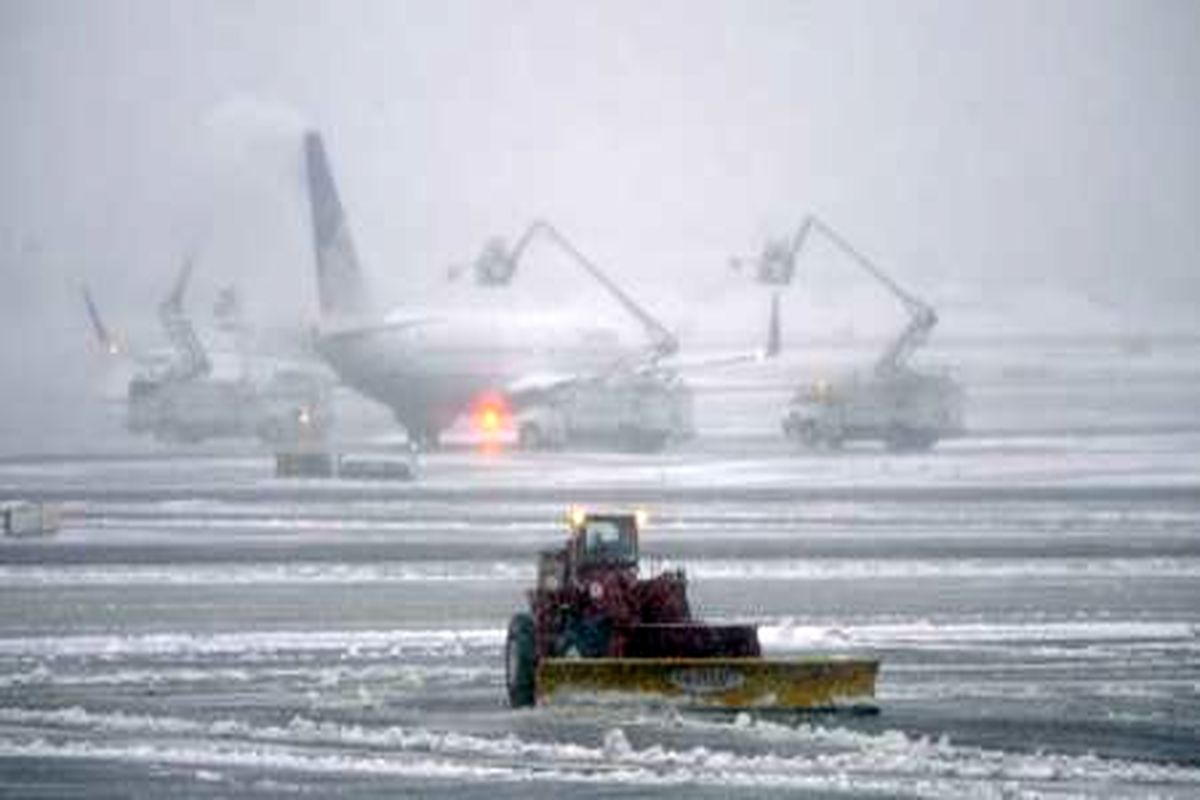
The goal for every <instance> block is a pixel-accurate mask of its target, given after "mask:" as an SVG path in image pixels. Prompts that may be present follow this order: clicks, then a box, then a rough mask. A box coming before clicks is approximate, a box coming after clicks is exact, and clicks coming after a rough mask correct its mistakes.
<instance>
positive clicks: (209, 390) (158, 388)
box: [84, 261, 332, 444]
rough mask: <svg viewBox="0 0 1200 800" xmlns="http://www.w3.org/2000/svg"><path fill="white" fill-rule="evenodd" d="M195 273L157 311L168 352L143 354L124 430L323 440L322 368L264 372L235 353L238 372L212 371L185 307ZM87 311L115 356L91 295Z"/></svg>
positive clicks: (327, 401) (325, 392)
mask: <svg viewBox="0 0 1200 800" xmlns="http://www.w3.org/2000/svg"><path fill="white" fill-rule="evenodd" d="M191 272H192V263H191V262H190V261H187V262H185V263H184V266H183V269H182V271H181V272H180V274H179V277H178V279H177V280H176V282H175V285H174V287H173V288H172V290H171V293H170V294H169V295H168V296H167V297H166V298H165V299H164V300H163V301H162V303H160V305H159V308H158V317H159V323H160V324H161V325H162V328H163V331H164V333H165V334H166V337H167V340H168V341H169V342H170V344H171V350H170V352H169V353H167V354H163V355H162V356H161V357H158V358H154V359H146V360H144V362H143V364H142V369H141V370H139V372H138V373H137V374H135V375H134V376H133V377H132V378H131V379H130V380H129V383H128V388H127V395H126V427H127V428H128V430H129V431H130V432H131V433H139V434H141V433H146V434H150V435H152V436H154V437H155V438H157V439H160V440H164V441H181V442H195V441H201V440H203V439H209V438H258V439H260V440H261V441H264V442H267V443H269V444H287V443H293V442H297V441H309V440H312V439H319V438H320V437H322V436H323V435H324V433H325V431H326V429H327V428H328V427H329V425H330V423H331V421H332V411H331V408H332V398H331V395H332V390H331V387H330V382H329V380H328V379H327V378H326V377H325V375H324V374H323V373H321V372H318V371H316V370H313V369H311V368H307V369H306V368H302V367H299V366H287V365H285V366H279V365H276V366H275V367H274V368H273V369H272V370H271V371H270V372H269V373H267V374H260V373H261V370H252V369H250V368H249V367H248V363H249V359H247V358H246V356H245V354H244V353H239V359H238V360H239V362H240V363H239V365H238V369H237V370H236V372H237V374H236V375H231V376H229V377H225V376H217V375H214V374H213V373H214V369H213V364H212V360H211V359H210V357H209V354H208V352H207V351H206V349H205V347H204V345H203V343H202V342H201V341H200V337H199V336H198V335H197V334H196V331H195V328H194V327H193V325H192V322H191V320H190V319H189V318H188V317H187V315H186V314H185V313H184V310H183V295H184V291H185V289H186V288H187V283H188V280H189V278H190V276H191ZM84 299H85V302H86V303H87V308H88V313H89V315H90V316H91V319H92V323H93V325H94V327H95V329H96V335H97V337H98V338H99V340H100V342H101V344H102V346H104V348H105V350H106V352H108V353H110V354H113V355H117V354H119V353H120V352H121V351H122V349H123V348H122V347H121V346H120V343H119V342H118V341H117V340H116V339H115V338H114V337H113V336H112V334H110V333H109V332H108V330H107V328H106V327H105V326H104V324H103V322H102V321H101V320H100V315H99V312H98V311H97V309H96V306H95V304H94V303H93V301H92V299H91V296H90V294H89V293H87V292H86V290H85V293H84Z"/></svg>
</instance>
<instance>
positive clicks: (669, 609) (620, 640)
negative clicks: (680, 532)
mask: <svg viewBox="0 0 1200 800" xmlns="http://www.w3.org/2000/svg"><path fill="white" fill-rule="evenodd" d="M642 518H643V515H642V514H640V513H636V514H626V513H621V514H615V513H589V512H587V511H585V510H582V509H572V510H571V511H570V513H569V514H568V534H567V542H566V544H565V546H563V547H562V548H559V549H556V550H547V551H543V552H542V553H541V554H540V556H539V561H538V574H537V585H536V586H535V587H534V588H533V589H531V590H529V592H528V601H529V610H528V611H525V612H521V613H518V614H516V615H514V616H513V617H512V620H511V621H510V623H509V626H508V636H507V640H506V643H505V677H506V683H507V688H508V699H509V702H510V704H511V705H512V706H513V707H514V708H519V707H525V706H533V705H537V704H561V703H570V702H585V703H586V702H607V701H610V700H618V701H619V700H622V699H630V700H635V701H636V700H638V699H640V698H646V697H650V698H655V699H660V700H662V701H665V702H667V703H670V704H673V705H678V706H683V707H695V708H716V709H722V708H724V709H762V710H770V709H778V710H833V709H839V708H850V709H856V710H872V709H873V708H874V696H875V679H876V675H877V673H878V669H879V662H878V660H876V659H873V658H864V657H851V656H828V655H813V656H807V657H798V658H788V659H774V658H764V657H763V654H762V648H761V646H760V644H759V639H758V629H757V627H756V626H754V625H736V624H735V625H728V624H725V625H717V624H709V623H705V622H702V621H700V620H697V619H695V618H694V617H693V616H692V612H691V609H690V607H689V603H688V597H687V577H686V575H685V573H684V572H683V571H682V570H680V569H669V570H662V571H660V572H658V573H657V574H654V575H647V576H645V577H643V575H642V572H641V569H640V565H639V555H638V537H639V530H640V528H641V524H640V523H641V521H642Z"/></svg>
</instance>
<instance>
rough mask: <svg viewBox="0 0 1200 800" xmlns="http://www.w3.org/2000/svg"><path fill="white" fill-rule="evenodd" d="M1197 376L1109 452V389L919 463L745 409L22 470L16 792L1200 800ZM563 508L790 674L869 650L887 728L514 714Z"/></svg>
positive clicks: (43, 458)
mask: <svg viewBox="0 0 1200 800" xmlns="http://www.w3.org/2000/svg"><path fill="white" fill-rule="evenodd" d="M1105 363H1107V362H1105ZM1190 363H1194V362H1189V361H1187V360H1184V359H1181V360H1179V361H1178V362H1177V366H1176V367H1173V368H1172V369H1173V370H1174V371H1171V370H1167V371H1165V372H1164V373H1163V374H1164V376H1165V377H1162V378H1161V379H1157V378H1156V379H1155V380H1153V381H1151V380H1147V381H1145V382H1143V383H1141V384H1140V385H1139V386H1137V387H1135V389H1133V390H1131V394H1129V395H1125V396H1122V395H1121V394H1120V393H1119V392H1114V391H1111V390H1110V391H1108V392H1107V393H1106V394H1105V396H1104V398H1103V403H1102V402H1101V401H1100V400H1099V399H1097V400H1096V401H1095V402H1094V403H1093V405H1092V406H1091V411H1089V414H1088V415H1085V416H1087V424H1086V425H1084V426H1081V425H1075V424H1067V423H1066V422H1063V423H1062V424H1058V421H1059V420H1069V419H1070V414H1069V413H1068V412H1069V409H1068V408H1067V407H1065V406H1064V405H1063V402H1067V403H1068V404H1070V402H1071V401H1070V398H1072V397H1074V396H1075V395H1074V394H1073V393H1075V392H1082V391H1083V390H1082V389H1081V388H1080V386H1081V385H1082V384H1081V383H1080V381H1084V380H1096V379H1095V377H1094V373H1089V375H1088V376H1084V377H1080V378H1079V379H1078V380H1076V379H1075V377H1071V378H1070V379H1069V380H1068V379H1067V378H1063V377H1062V376H1055V375H1050V376H1048V377H1047V376H1044V375H1036V376H1028V375H1021V376H1018V377H1015V378H1013V379H1012V380H1010V381H1008V382H1004V381H997V382H996V383H995V384H994V386H995V389H994V390H992V389H989V388H988V384H987V382H986V381H983V380H981V381H977V385H981V386H982V389H978V390H977V391H976V393H975V394H974V398H975V402H976V410H977V413H976V415H975V417H974V418H975V419H976V421H977V422H979V421H980V420H983V421H984V422H983V423H980V424H979V429H978V430H977V432H975V433H973V434H972V435H970V436H968V437H965V438H963V439H960V440H956V441H953V442H946V443H943V445H941V446H939V447H938V449H936V450H935V451H933V452H931V453H927V454H905V455H893V454H888V453H884V452H882V451H880V450H878V449H874V448H870V447H864V448H859V449H853V450H850V451H847V452H845V453H840V454H827V453H797V452H794V451H792V450H791V449H789V448H788V446H787V445H786V444H785V443H783V442H782V441H781V440H776V439H775V438H773V436H771V435H769V434H770V432H771V431H770V425H769V424H764V425H762V426H761V428H760V429H758V430H752V429H750V427H752V426H751V425H750V423H751V422H752V421H753V419H754V417H753V415H752V414H750V413H749V412H745V414H744V415H743V416H739V415H738V414H735V413H734V412H733V411H732V410H730V409H732V408H734V407H737V408H743V407H744V404H742V403H741V402H740V401H739V402H737V403H734V402H732V401H730V405H729V406H720V405H719V404H720V403H724V402H726V400H725V399H720V400H719V402H718V408H717V410H716V411H713V410H712V409H711V408H710V409H709V410H708V411H707V412H706V413H709V414H711V415H712V417H714V418H720V419H723V420H727V421H728V424H727V425H726V427H725V428H723V429H720V430H718V431H717V433H716V435H714V436H712V437H710V438H708V439H705V440H698V441H697V442H695V443H691V444H689V445H686V446H684V447H683V448H681V449H679V450H676V451H672V452H668V453H663V454H657V455H621V454H613V453H575V454H571V453H554V454H519V453H508V452H493V453H481V452H477V451H475V450H472V449H469V448H462V447H460V448H455V449H451V450H449V451H447V452H443V453H434V454H427V455H425V456H424V457H423V458H422V464H421V476H420V479H419V480H418V481H415V482H412V483H387V482H367V481H350V482H346V481H330V480H281V479H277V478H275V477H274V476H273V462H272V460H271V458H270V457H269V455H268V454H264V453H257V452H253V451H238V450H220V449H214V448H197V449H193V450H191V451H189V452H186V453H174V452H165V451H159V450H144V449H143V450H133V449H129V450H120V449H115V448H109V449H100V448H96V447H90V448H80V449H79V450H78V451H77V452H74V453H72V452H64V451H60V452H58V453H53V452H43V453H13V454H11V455H8V456H6V457H4V458H2V459H0V499H7V498H12V497H23V498H30V499H45V500H49V501H53V502H60V503H63V504H64V519H63V529H62V531H61V532H60V533H59V534H58V535H57V536H55V537H52V538H47V539H39V540H20V541H3V542H0V794H3V795H5V796H13V797H56V798H57V797H89V798H90V797H118V796H119V797H127V796H155V797H158V796H164V795H167V794H176V795H183V796H199V797H282V796H286V797H297V796H299V797H316V796H319V797H324V796H330V795H349V796H380V797H383V796H387V797H397V796H440V797H455V798H473V797H489V798H495V797H526V796H530V795H534V796H554V797H646V796H680V795H686V796H689V797H728V796H744V797H762V796H775V795H780V796H782V795H795V794H806V793H807V794H811V795H820V796H845V797H876V796H887V797H893V796H914V797H945V798H962V797H1014V796H1020V797H1024V796H1044V797H1179V798H1183V797H1194V796H1196V795H1197V794H1198V793H1200V756H1198V754H1200V426H1198V425H1196V424H1195V423H1196V420H1195V419H1194V416H1195V415H1196V414H1197V413H1200V412H1197V411H1196V410H1195V403H1194V399H1195V395H1194V394H1190V393H1191V392H1192V389H1193V387H1194V385H1195V380H1196V377H1195V376H1194V375H1193V374H1192V372H1191V371H1190V369H1191V368H1190V366H1188V364H1190ZM1101 368H1102V369H1107V368H1108V367H1105V366H1104V365H1103V364H1102V365H1101ZM1172 376H1175V377H1174V378H1172ZM984 377H986V376H984ZM1173 381H1174V382H1173ZM749 394H752V393H749ZM738 395H739V393H738V392H733V391H730V392H726V393H725V394H722V395H720V397H721V398H732V397H737V396H738ZM1034 395H1037V396H1040V397H1042V398H1043V400H1042V406H1041V408H1042V411H1041V412H1039V413H1033V414H1026V415H1024V417H1022V420H1024V421H1025V422H1024V424H1023V426H1022V425H1019V424H1017V423H1016V422H1012V423H1011V424H1010V423H1009V422H1006V420H1010V419H1015V413H1016V412H1015V411H1014V410H1013V408H1012V403H1013V402H1014V401H1013V399H1012V398H1013V397H1014V396H1017V397H1020V398H1022V399H1023V400H1024V402H1029V398H1030V397H1032V396H1034ZM754 396H755V397H764V396H769V393H768V392H763V393H760V394H759V395H754ZM1046 398H1050V399H1046ZM1054 398H1067V401H1058V400H1055V399H1054ZM756 402H757V401H756ZM761 402H762V405H763V407H767V406H768V405H769V403H768V402H767V401H766V400H762V401H761ZM771 402H774V401H773V400H772V401H771ZM1166 408H1170V409H1172V410H1173V413H1175V416H1171V415H1170V414H1167V413H1165V412H1164V409H1166ZM739 413H741V412H739ZM1189 414H1191V415H1193V416H1191V417H1189V416H1188V415H1189ZM1006 415H1012V416H1006ZM1147 421H1149V422H1147ZM743 422H745V425H743ZM1152 423H1153V424H1152ZM570 503H584V504H588V505H591V506H611V505H621V506H634V505H636V506H641V507H644V508H646V509H647V510H648V511H649V513H650V523H649V526H648V528H647V530H646V532H645V534H644V539H643V548H644V550H645V551H646V552H647V553H649V554H651V555H652V556H654V557H655V558H656V559H658V560H660V561H665V562H668V563H671V564H678V565H681V566H683V567H685V568H686V569H687V570H688V573H689V576H690V591H691V593H692V595H693V596H694V598H695V601H696V605H697V606H698V611H699V612H700V613H701V614H703V615H704V616H705V617H708V618H714V619H722V620H742V621H759V622H761V623H762V625H763V627H762V630H761V636H762V641H763V644H764V647H765V649H766V651H767V652H768V653H770V654H780V655H793V654H801V653H805V652H813V651H817V652H845V653H870V654H874V655H876V656H878V657H879V658H880V659H881V660H882V663H883V667H882V671H881V675H880V682H879V693H878V702H879V713H878V714H875V715H863V716H846V715H811V716H796V717H776V716H770V715H757V714H737V715H719V716H715V715H702V714H694V713H687V712H683V713H680V712H677V711H674V710H670V709H666V708H660V707H654V706H649V705H647V706H643V707H636V708H606V709H602V710H597V709H565V708H563V709H536V710H522V711H513V710H510V709H509V708H508V707H507V704H506V701H505V693H504V676H503V661H502V645H503V637H504V629H505V626H506V624H507V621H508V617H509V615H510V614H511V613H513V612H514V611H515V610H517V609H518V608H519V607H520V606H521V604H522V602H523V592H524V589H525V588H526V587H527V586H528V585H529V584H530V583H531V581H532V579H533V576H534V561H535V555H536V552H537V551H538V550H539V549H540V548H544V547H549V546H554V545H556V544H557V543H558V542H559V541H560V539H561V536H562V519H563V515H564V513H565V510H566V507H567V505H568V504H570Z"/></svg>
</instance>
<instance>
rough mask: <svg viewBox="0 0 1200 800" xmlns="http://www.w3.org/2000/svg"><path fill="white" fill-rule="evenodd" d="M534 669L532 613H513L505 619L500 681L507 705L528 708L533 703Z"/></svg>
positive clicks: (535, 653) (535, 668) (535, 667)
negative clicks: (508, 619) (502, 666)
mask: <svg viewBox="0 0 1200 800" xmlns="http://www.w3.org/2000/svg"><path fill="white" fill-rule="evenodd" d="M536 673H537V652H536V647H535V643H534V630H533V617H531V616H530V615H528V614H515V615H514V616H513V618H512V620H511V621H509V623H508V638H507V639H506V640H505V642H504V681H505V684H506V685H507V687H508V704H509V705H510V706H512V707H513V708H528V707H529V706H532V705H533V703H534V681H535V678H536Z"/></svg>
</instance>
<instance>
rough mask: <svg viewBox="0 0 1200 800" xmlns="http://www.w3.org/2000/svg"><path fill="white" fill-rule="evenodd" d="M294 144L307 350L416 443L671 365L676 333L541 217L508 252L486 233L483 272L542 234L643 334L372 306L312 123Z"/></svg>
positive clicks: (485, 275)
mask: <svg viewBox="0 0 1200 800" xmlns="http://www.w3.org/2000/svg"><path fill="white" fill-rule="evenodd" d="M304 151H305V164H306V172H307V189H308V195H309V204H310V211H311V216H312V231H313V246H314V253H315V260H316V273H317V295H318V303H319V309H320V318H319V322H318V325H317V329H316V336H315V340H316V341H315V346H316V350H317V352H318V353H319V354H321V355H322V356H323V357H324V359H325V360H326V361H327V363H328V364H329V365H330V366H331V367H332V368H333V370H334V371H335V372H336V373H337V374H338V376H339V377H340V378H341V379H342V381H343V382H344V383H345V384H346V385H348V386H350V387H351V388H354V389H356V390H358V391H359V392H361V393H362V394H364V395H366V396H367V397H369V398H372V399H374V400H377V401H379V402H381V403H382V404H384V405H385V406H387V407H388V408H390V409H391V411H392V414H393V415H394V417H395V418H396V420H397V421H398V422H399V423H400V424H401V425H402V426H403V427H404V428H405V430H406V431H407V433H408V437H409V440H410V442H411V443H412V444H414V445H415V446H417V447H419V448H422V449H430V448H436V447H437V446H438V443H439V440H440V437H441V435H442V433H443V431H445V430H446V429H447V428H449V427H450V426H451V425H453V424H454V423H455V422H456V421H457V420H458V419H459V418H460V417H462V416H463V415H464V414H467V413H472V414H473V416H474V417H475V418H476V419H478V420H482V425H477V427H481V428H483V429H495V428H498V427H500V426H501V424H502V421H501V419H500V418H501V417H505V416H507V415H510V414H514V413H517V412H519V411H520V410H521V409H522V408H525V407H529V406H531V405H536V404H538V403H545V402H546V401H547V400H548V399H549V398H553V397H554V396H555V394H556V393H562V392H565V391H569V390H570V389H571V387H578V386H579V385H580V384H581V383H584V382H588V381H596V380H597V379H603V378H604V377H605V376H608V375H614V374H618V373H622V372H624V373H628V374H632V375H638V374H646V373H649V372H655V371H668V370H670V369H671V368H672V363H671V359H672V358H673V357H675V356H676V354H677V351H678V349H679V343H678V340H677V339H676V337H675V336H674V335H673V334H672V333H671V332H670V331H669V330H667V329H666V328H665V327H664V326H662V325H661V324H659V323H658V322H657V321H656V320H654V318H653V317H651V316H650V315H649V314H648V313H647V312H645V311H644V310H643V309H641V308H640V307H639V306H638V305H637V304H636V303H635V302H634V301H633V300H632V298H630V297H629V295H628V294H626V293H625V292H624V291H623V290H621V289H620V288H619V287H618V286H617V285H616V284H615V283H614V282H613V281H611V280H610V279H609V278H608V277H607V276H605V275H603V273H602V272H600V271H599V268H597V267H596V266H595V265H594V264H592V263H591V262H589V261H588V260H587V259H586V258H584V257H583V256H582V254H581V253H579V251H578V250H577V249H576V248H575V247H574V246H573V245H572V244H571V243H570V242H568V241H567V240H566V239H565V237H563V236H562V235H561V234H560V233H559V232H558V231H557V230H555V229H554V228H553V227H552V226H550V225H549V224H548V223H545V222H535V223H534V224H533V225H531V226H530V229H529V230H528V231H527V232H526V234H525V236H523V237H522V238H521V242H520V244H519V245H518V246H517V247H516V248H515V249H514V250H513V251H511V252H507V253H506V252H504V250H503V247H502V246H501V245H497V243H496V242H494V241H493V242H489V245H488V247H487V248H485V251H484V257H483V258H482V259H481V261H482V263H481V264H480V267H481V273H480V276H481V278H482V280H483V282H485V283H499V284H504V283H507V280H508V278H510V277H511V273H512V271H513V270H514V269H515V266H516V262H517V261H518V259H519V258H520V256H521V254H522V253H523V252H524V250H525V249H526V247H527V246H528V245H529V243H530V242H531V241H532V240H533V239H534V238H538V237H547V238H550V239H551V240H552V241H553V242H554V243H556V244H557V245H558V246H559V247H561V248H563V249H565V250H566V251H567V252H568V254H569V255H571V256H573V257H574V258H575V260H576V261H577V262H579V263H580V264H581V265H582V266H583V267H584V269H585V270H586V271H587V272H589V273H590V274H591V275H592V277H593V278H595V279H596V280H597V281H598V282H599V283H600V284H601V285H602V286H603V287H604V288H605V289H606V290H607V291H608V292H609V294H610V295H612V296H613V297H615V298H616V300H617V301H618V303H619V304H620V305H621V306H622V307H624V309H625V310H626V311H628V312H629V313H630V314H631V315H632V316H633V317H634V318H635V319H636V320H637V321H638V322H639V323H640V324H641V325H642V327H643V329H644V330H645V332H646V340H645V341H623V340H622V338H621V336H620V334H619V331H618V329H617V328H615V327H614V328H608V327H602V326H597V325H594V324H587V325H585V324H582V323H581V322H580V320H578V319H572V318H569V317H565V316H552V315H543V314H538V315H531V314H529V313H520V312H517V311H515V310H512V309H510V308H507V307H505V305H504V304H503V303H497V304H495V306H493V307H492V308H490V309H489V310H488V311H487V312H485V313H480V312H479V311H478V310H470V309H458V310H455V309H438V310H432V309H427V308H423V307H421V306H419V305H417V304H416V303H415V302H410V304H409V305H408V307H406V308H400V309H397V310H395V311H392V312H390V313H386V314H384V313H380V311H379V309H377V308H376V307H375V305H374V303H373V302H372V297H371V295H370V294H369V293H368V290H367V285H366V282H365V279H364V275H363V271H362V269H361V267H360V265H359V261H358V257H357V255H356V253H355V248H354V243H353V240H352V238H351V235H350V229H349V227H348V224H347V218H346V213H345V210H344V209H343V206H342V203H341V200H340V198H339V196H338V193H337V189H336V187H335V185H334V180H333V173H332V171H331V169H330V165H329V160H328V157H327V156H326V152H325V145H324V142H323V140H322V138H321V136H320V134H319V133H317V132H309V133H307V134H306V135H305V137H304ZM777 308H778V305H777V303H775V304H774V305H773V309H774V310H773V320H772V330H773V331H774V336H775V344H774V345H773V346H772V347H769V348H768V349H769V350H777V349H778V347H777V340H778V321H777V319H776V318H775V315H776V314H777V313H778V312H777ZM628 338H629V337H628V335H627V336H626V339H628ZM772 354H773V353H772ZM755 355H756V356H761V355H762V354H761V353H756V354H755Z"/></svg>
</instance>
